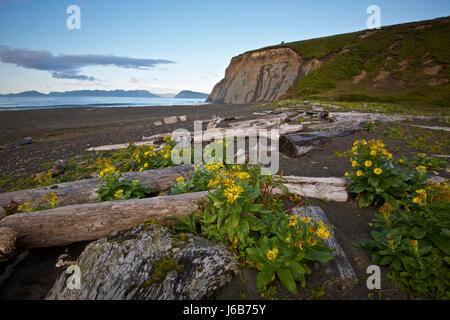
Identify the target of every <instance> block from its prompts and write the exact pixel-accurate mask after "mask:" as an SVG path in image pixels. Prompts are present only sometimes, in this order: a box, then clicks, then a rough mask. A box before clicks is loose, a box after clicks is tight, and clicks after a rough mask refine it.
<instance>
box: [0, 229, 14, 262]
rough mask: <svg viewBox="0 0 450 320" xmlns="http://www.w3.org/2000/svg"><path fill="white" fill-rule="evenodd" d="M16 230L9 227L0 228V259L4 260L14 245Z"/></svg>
mask: <svg viewBox="0 0 450 320" xmlns="http://www.w3.org/2000/svg"><path fill="white" fill-rule="evenodd" d="M16 240H17V232H15V231H14V230H13V229H10V228H0V261H4V260H6V259H7V258H8V257H9V256H10V255H11V253H13V251H14V249H15V247H16Z"/></svg>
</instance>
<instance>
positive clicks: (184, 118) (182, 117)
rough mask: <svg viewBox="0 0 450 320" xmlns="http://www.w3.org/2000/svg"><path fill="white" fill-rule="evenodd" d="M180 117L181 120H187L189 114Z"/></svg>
mask: <svg viewBox="0 0 450 320" xmlns="http://www.w3.org/2000/svg"><path fill="white" fill-rule="evenodd" d="M179 118H180V121H182V122H184V121H187V116H186V115H184V116H179Z"/></svg>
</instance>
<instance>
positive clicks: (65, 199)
mask: <svg viewBox="0 0 450 320" xmlns="http://www.w3.org/2000/svg"><path fill="white" fill-rule="evenodd" d="M193 169H194V167H193V166H192V165H182V166H176V167H169V168H163V169H156V170H148V171H143V172H130V173H127V174H125V175H124V178H125V179H129V180H133V179H137V180H139V182H140V183H141V184H145V185H149V186H151V187H153V188H154V189H155V190H156V191H165V190H168V189H170V187H172V186H173V185H175V183H176V179H177V178H178V177H180V176H183V177H184V178H188V177H190V174H189V172H190V171H191V170H193ZM101 184H102V180H101V179H99V178H94V179H86V180H80V181H74V182H65V183H59V184H55V185H50V186H47V187H42V188H35V189H27V190H20V191H14V192H6V193H1V194H0V207H6V206H7V205H8V204H9V203H10V202H11V201H15V202H16V203H19V204H23V203H25V202H30V206H31V207H36V206H38V205H39V204H41V203H42V202H43V201H44V200H42V197H43V196H46V195H48V194H50V193H52V192H56V193H57V195H58V197H59V198H60V200H59V203H60V204H61V205H71V204H79V203H87V202H94V201H95V200H96V199H97V192H96V189H97V188H98V186H99V185H101Z"/></svg>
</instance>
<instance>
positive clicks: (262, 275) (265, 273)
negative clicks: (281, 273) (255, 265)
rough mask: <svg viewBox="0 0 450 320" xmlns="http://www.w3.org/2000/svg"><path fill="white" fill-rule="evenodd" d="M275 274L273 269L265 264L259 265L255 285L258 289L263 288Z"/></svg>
mask: <svg viewBox="0 0 450 320" xmlns="http://www.w3.org/2000/svg"><path fill="white" fill-rule="evenodd" d="M274 275H275V270H274V269H273V268H272V267H270V266H269V265H267V264H264V265H263V266H262V267H261V271H260V272H259V273H258V277H257V278H256V286H257V287H258V289H261V290H262V289H263V288H264V287H265V286H266V285H267V284H268V283H269V282H270V281H271V280H272V278H273V276H274Z"/></svg>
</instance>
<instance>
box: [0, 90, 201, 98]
mask: <svg viewBox="0 0 450 320" xmlns="http://www.w3.org/2000/svg"><path fill="white" fill-rule="evenodd" d="M0 97H134V98H136V97H137V98H179V99H206V98H207V97H208V95H207V94H205V93H201V92H194V91H189V90H183V91H180V93H178V94H177V95H175V94H161V95H156V94H154V93H151V92H150V91H146V90H110V91H108V90H75V91H64V92H56V91H52V92H49V93H42V92H39V91H23V92H18V93H8V94H0Z"/></svg>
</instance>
